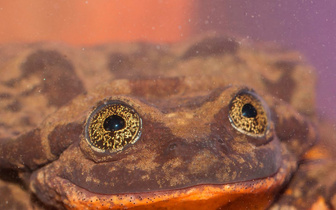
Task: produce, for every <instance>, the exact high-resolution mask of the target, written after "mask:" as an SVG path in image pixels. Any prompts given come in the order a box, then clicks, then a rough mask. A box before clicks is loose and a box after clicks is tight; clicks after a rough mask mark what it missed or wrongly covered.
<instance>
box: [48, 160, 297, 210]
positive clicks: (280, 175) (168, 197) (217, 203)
mask: <svg viewBox="0 0 336 210" xmlns="http://www.w3.org/2000/svg"><path fill="white" fill-rule="evenodd" d="M294 170H296V166H294V165H293V164H288V163H285V162H283V163H282V165H281V167H280V168H279V170H278V171H277V172H276V173H275V174H274V175H272V176H270V177H266V178H262V179H256V180H250V181H245V182H239V183H230V184H223V185H221V184H202V185H196V186H192V187H187V188H183V189H176V190H166V191H164V190H163V191H155V192H142V193H139V192H137V193H125V194H115V195H108V194H97V193H93V192H90V191H88V190H85V189H84V188H81V187H79V186H76V185H75V184H73V183H72V182H70V181H69V180H67V179H63V178H60V177H56V178H55V179H54V180H53V181H52V182H53V183H52V185H53V187H56V186H57V187H56V188H57V189H54V190H56V192H57V191H58V192H57V193H56V194H58V195H60V196H59V199H61V200H59V201H60V202H61V203H63V204H64V205H65V207H66V208H69V209H97V208H99V209H105V208H106V209H120V208H140V209H142V208H146V209H147V208H149V209H157V208H161V207H164V208H168V209H202V207H204V209H217V208H219V207H225V208H228V207H229V208H230V209H231V208H232V209H236V208H239V205H240V207H241V205H242V204H243V205H244V207H248V206H249V205H250V206H251V207H252V206H253V207H256V206H258V207H260V208H266V207H267V206H269V205H270V204H271V203H272V201H273V199H274V197H275V195H276V194H277V192H278V191H279V190H280V189H281V186H283V185H284V184H285V182H287V181H288V180H289V179H290V176H291V174H292V172H293V171H294Z"/></svg>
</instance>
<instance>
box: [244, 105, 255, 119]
mask: <svg viewBox="0 0 336 210" xmlns="http://www.w3.org/2000/svg"><path fill="white" fill-rule="evenodd" d="M242 114H243V116H244V117H247V118H253V117H256V116H257V110H256V109H255V108H254V106H252V105H251V104H245V105H244V106H243V108H242Z"/></svg>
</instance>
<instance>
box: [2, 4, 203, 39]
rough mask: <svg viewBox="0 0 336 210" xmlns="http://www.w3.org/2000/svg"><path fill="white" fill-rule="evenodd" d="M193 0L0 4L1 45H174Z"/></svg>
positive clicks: (186, 29) (183, 34)
mask: <svg viewBox="0 0 336 210" xmlns="http://www.w3.org/2000/svg"><path fill="white" fill-rule="evenodd" d="M196 8H197V2H196V1H194V0H141V1H136V0H52V1H48V0H34V1H27V0H11V1H8V0H0V43H5V42H7V43H8V42H34V41H62V42H67V43H70V44H75V45H83V44H84V45H91V44H99V43H104V42H111V41H134V40H145V41H148V40H149V41H154V42H174V41H178V40H182V39H185V38H187V37H188V36H189V35H190V33H191V24H190V23H191V22H192V20H193V15H194V12H193V11H194V10H195V9H196Z"/></svg>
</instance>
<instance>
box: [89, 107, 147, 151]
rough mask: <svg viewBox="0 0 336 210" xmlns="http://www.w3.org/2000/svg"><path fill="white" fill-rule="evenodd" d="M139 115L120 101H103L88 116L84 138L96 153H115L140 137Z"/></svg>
mask: <svg viewBox="0 0 336 210" xmlns="http://www.w3.org/2000/svg"><path fill="white" fill-rule="evenodd" d="M141 128H142V125H141V118H140V116H139V114H138V113H137V112H136V111H135V110H134V109H133V108H132V107H130V106H128V105H127V104H125V103H123V102H121V101H105V102H104V104H102V105H100V106H98V107H97V108H96V109H95V110H94V111H93V112H92V113H91V115H90V116H89V118H88V119H87V122H86V126H85V137H86V140H87V141H88V143H89V144H90V145H91V147H92V148H93V149H94V150H96V151H98V152H105V151H109V152H117V151H120V150H122V149H123V148H124V147H125V146H126V145H128V144H134V143H135V142H136V141H137V140H138V139H139V137H140V135H141Z"/></svg>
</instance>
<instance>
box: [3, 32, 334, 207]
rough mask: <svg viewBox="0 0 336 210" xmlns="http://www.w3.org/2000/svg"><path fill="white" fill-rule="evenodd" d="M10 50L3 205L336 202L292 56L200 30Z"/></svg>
mask: <svg viewBox="0 0 336 210" xmlns="http://www.w3.org/2000/svg"><path fill="white" fill-rule="evenodd" d="M0 52H1V55H2V56H1V57H2V59H1V63H0V69H1V70H0V71H1V75H2V77H1V79H0V86H1V88H0V90H1V91H0V106H1V108H0V110H1V111H0V113H1V117H0V172H1V176H0V178H1V179H0V194H1V196H2V198H4V199H3V201H1V203H0V206H1V208H6V209H8V208H12V209H22V208H25V209H246V208H247V209H267V208H269V209H288V208H292V209H309V208H313V209H314V208H315V209H319V208H320V209H323V208H324V209H332V208H334V207H335V199H336V196H335V191H336V188H335V186H336V184H335V183H336V180H335V178H334V177H336V176H333V175H334V174H335V171H336V170H335V167H334V164H333V161H334V160H335V157H334V156H333V154H335V153H333V152H332V148H333V147H332V146H330V147H326V146H325V145H327V143H328V144H329V145H333V139H334V137H332V134H331V133H329V135H327V134H328V132H323V133H324V134H325V135H324V136H323V135H322V137H323V138H322V139H327V141H329V142H327V143H326V142H325V141H318V140H319V139H320V138H319V136H321V135H319V126H318V125H319V123H318V119H317V117H316V116H317V115H316V111H315V110H316V107H315V92H314V89H315V83H316V78H315V73H314V69H313V68H312V67H311V66H310V65H309V64H307V61H305V59H304V58H303V57H302V55H301V54H300V53H298V52H296V51H293V50H289V49H287V48H284V47H280V46H277V45H275V44H271V43H266V44H265V43H253V42H251V41H247V40H243V39H241V40H239V39H237V38H236V39H233V38H230V37H227V36H218V35H204V36H201V37H197V38H194V39H191V40H189V41H185V42H182V43H177V44H157V43H144V42H136V43H111V44H103V45H98V46H87V47H75V46H69V45H67V44H62V43H44V42H41V43H31V44H24V45H23V44H8V45H3V46H2V47H1V49H0ZM328 125H330V124H328ZM323 127H327V126H323ZM321 142H323V145H324V146H323V145H322V146H321ZM309 189H310V190H309Z"/></svg>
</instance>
